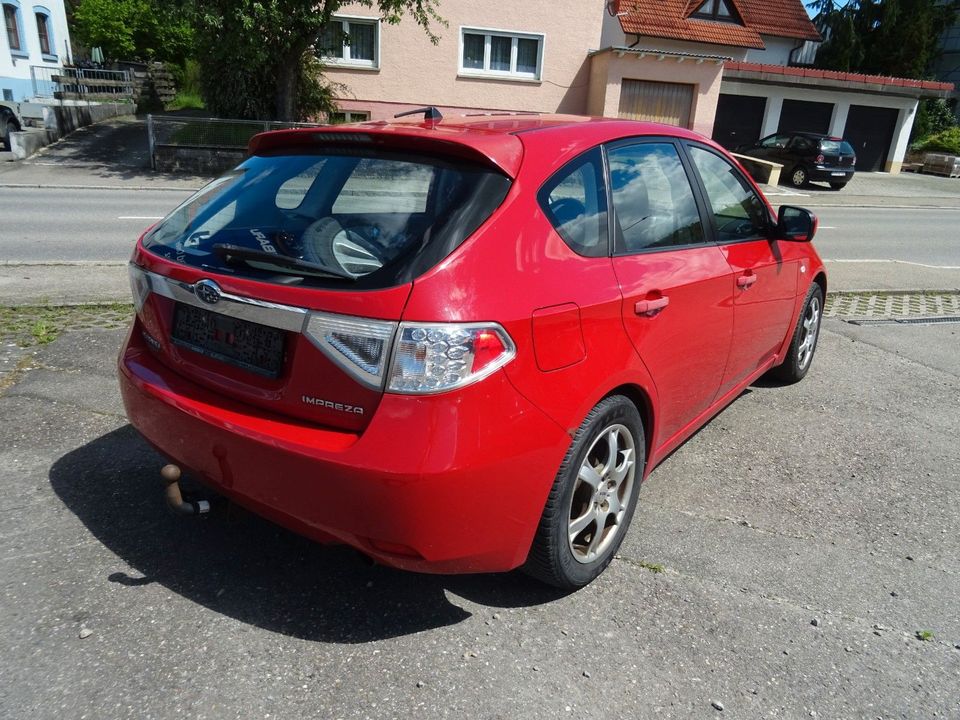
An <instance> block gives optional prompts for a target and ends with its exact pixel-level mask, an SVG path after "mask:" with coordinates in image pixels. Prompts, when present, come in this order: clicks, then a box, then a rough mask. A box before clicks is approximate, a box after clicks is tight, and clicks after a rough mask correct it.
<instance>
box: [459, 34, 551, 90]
mask: <svg viewBox="0 0 960 720" xmlns="http://www.w3.org/2000/svg"><path fill="white" fill-rule="evenodd" d="M542 64H543V35H535V34H527V33H513V32H501V31H499V30H480V29H471V28H464V29H461V31H460V73H461V74H462V75H492V76H496V77H508V78H523V79H531V80H539V79H540V73H541V71H542Z"/></svg>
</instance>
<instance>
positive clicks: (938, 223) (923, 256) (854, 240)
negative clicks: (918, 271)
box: [797, 202, 960, 267]
mask: <svg viewBox="0 0 960 720" xmlns="http://www.w3.org/2000/svg"><path fill="white" fill-rule="evenodd" d="M797 204H802V203H799V202H798V203H797ZM814 212H815V213H816V214H817V217H819V219H820V230H819V231H818V233H817V236H816V238H815V240H814V245H815V246H816V248H817V251H818V252H819V253H820V255H821V257H823V259H824V260H897V261H900V262H908V263H920V264H924V265H933V266H937V267H960V210H943V209H933V208H910V209H904V208H857V207H830V208H828V207H821V208H814Z"/></svg>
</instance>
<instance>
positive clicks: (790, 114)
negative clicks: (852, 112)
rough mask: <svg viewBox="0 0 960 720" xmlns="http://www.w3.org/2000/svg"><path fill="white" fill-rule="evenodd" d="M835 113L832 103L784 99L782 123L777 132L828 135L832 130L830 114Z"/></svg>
mask: <svg viewBox="0 0 960 720" xmlns="http://www.w3.org/2000/svg"><path fill="white" fill-rule="evenodd" d="M831 115H833V104H832V103H821V102H810V101H809V100H784V101H783V109H782V110H781V111H780V125H779V126H778V127H777V132H793V131H794V130H799V131H801V132H815V133H823V134H824V135H826V134H827V133H828V132H830V116H831Z"/></svg>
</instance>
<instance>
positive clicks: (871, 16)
mask: <svg viewBox="0 0 960 720" xmlns="http://www.w3.org/2000/svg"><path fill="white" fill-rule="evenodd" d="M808 7H810V8H812V9H813V10H815V11H816V13H817V14H816V17H815V18H814V23H815V24H816V25H817V27H819V28H820V31H821V33H822V34H823V36H824V38H825V40H824V43H823V44H822V45H821V46H820V50H819V51H818V52H817V66H818V67H821V68H825V69H828V70H841V71H847V72H863V73H870V74H877V75H893V76H897V77H909V78H924V77H927V76H928V73H929V71H930V68H931V67H932V65H933V63H934V61H935V60H936V59H937V57H938V54H939V52H940V35H941V33H942V32H943V30H944V28H946V27H949V26H950V25H951V24H952V23H953V21H954V19H955V17H956V14H957V11H958V10H960V0H947V1H945V0H849V2H836V0H814V1H813V2H811V3H808Z"/></svg>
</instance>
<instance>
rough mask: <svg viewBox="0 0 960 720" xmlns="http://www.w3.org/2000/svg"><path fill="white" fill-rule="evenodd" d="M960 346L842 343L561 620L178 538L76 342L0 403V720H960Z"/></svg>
mask: <svg viewBox="0 0 960 720" xmlns="http://www.w3.org/2000/svg"><path fill="white" fill-rule="evenodd" d="M957 327H958V326H956V325H939V326H925V327H923V326H881V327H864V328H857V327H853V326H850V325H846V324H844V323H841V322H840V321H837V320H832V321H828V322H827V324H826V326H825V328H824V332H823V334H822V336H821V337H822V339H821V346H820V349H819V351H818V354H817V357H816V359H815V360H814V366H813V368H812V370H811V372H810V374H809V375H808V376H807V378H806V379H805V380H804V381H803V382H802V383H800V384H798V385H794V386H791V387H786V388H781V387H769V386H763V385H757V386H754V387H753V388H751V389H750V390H749V391H748V392H746V393H744V394H743V395H742V396H741V397H740V398H739V399H738V400H737V401H736V402H735V403H734V404H733V405H732V406H731V407H729V408H728V409H727V410H725V411H724V412H723V413H722V414H720V415H719V416H718V417H716V418H715V419H714V420H713V421H712V422H711V423H710V424H709V425H707V427H705V428H704V429H703V430H702V431H701V432H699V433H698V434H697V435H695V436H694V437H693V438H692V439H690V440H689V441H688V442H687V443H686V444H684V445H683V446H682V447H681V448H680V449H678V450H677V452H675V453H674V454H673V455H671V456H670V457H669V458H668V459H667V460H666V461H665V462H664V463H663V464H662V465H661V466H660V467H659V468H657V469H656V470H655V471H654V472H653V474H652V476H651V477H650V479H649V481H648V482H647V483H646V484H645V485H644V487H643V489H642V490H641V494H640V506H639V509H638V511H637V514H636V516H635V519H634V525H633V527H632V528H631V531H630V534H629V536H628V538H627V540H626V542H625V543H624V546H623V548H622V550H621V555H620V556H619V558H618V559H617V560H615V561H614V563H613V564H612V565H611V567H610V568H609V569H608V571H607V572H606V573H605V574H604V575H603V576H602V577H601V578H600V579H599V580H597V581H596V582H595V583H593V584H592V585H590V586H589V587H587V588H585V589H584V590H582V591H580V592H577V593H573V594H566V595H565V594H562V593H557V592H554V591H552V590H550V589H547V588H545V587H541V586H539V585H538V584H536V583H534V582H532V581H530V580H528V579H527V578H525V577H524V576H522V575H519V574H508V575H502V576H490V575H483V576H474V577H434V576H424V575H413V574H408V573H403V572H397V571H392V570H388V569H385V568H382V567H371V566H368V565H366V564H364V563H363V562H361V561H360V560H359V559H358V558H357V557H356V555H354V554H353V553H352V552H350V551H347V550H344V549H336V548H333V549H330V548H323V547H320V546H317V545H314V544H312V543H310V542H308V541H307V540H304V539H302V538H300V537H297V536H296V535H293V534H292V533H289V532H286V531H284V530H281V529H279V528H277V527H276V526H273V525H271V524H270V523H267V522H265V521H263V520H260V519H258V518H256V517H252V516H248V515H244V514H239V515H234V516H215V517H210V518H207V519H205V520H199V521H197V520H189V519H184V518H178V517H174V516H171V515H169V514H168V513H167V512H166V511H165V509H164V507H163V501H162V499H161V490H160V484H159V482H158V477H157V471H158V469H159V467H160V465H161V463H162V462H163V461H162V459H161V458H160V457H159V456H157V454H156V453H155V452H154V451H153V450H151V449H150V448H149V447H148V446H147V445H146V444H145V443H144V442H143V441H142V440H141V439H139V437H138V436H137V434H136V433H135V432H133V431H132V430H131V429H130V427H129V426H128V425H127V423H126V420H125V418H124V416H123V413H122V408H121V406H120V403H119V398H118V394H117V386H116V379H115V376H114V370H113V363H114V358H115V356H116V349H117V345H118V343H119V342H120V339H121V335H122V333H121V332H120V331H85V332H77V333H71V334H67V335H64V336H63V337H62V338H61V339H59V340H57V341H56V342H54V343H53V344H51V345H47V346H45V347H43V348H42V349H41V350H40V351H39V353H38V354H37V355H36V357H34V358H33V359H32V360H30V361H28V362H29V367H30V368H32V369H30V370H27V371H25V372H23V374H22V375H21V376H20V377H19V379H18V380H17V381H16V382H13V383H12V385H11V386H9V387H8V388H7V389H6V390H5V391H0V717H4V718H36V719H37V720H44V719H45V718H82V717H98V718H107V717H109V718H173V717H193V718H254V717H257V718H266V717H271V718H299V717H316V718H323V719H324V720H326V719H327V718H344V719H347V718H411V717H416V718H421V719H422V720H432V719H433V718H457V719H462V718H483V719H486V718H504V719H507V718H509V719H510V720H514V719H518V720H526V719H528V718H531V719H532V718H544V719H549V720H554V719H555V718H558V717H570V718H590V719H591V720H596V719H597V718H609V719H611V720H617V719H619V718H630V719H631V720H634V719H639V720H645V719H646V718H675V719H676V720H689V719H691V718H744V719H746V718H750V719H753V718H782V719H790V720H792V719H793V718H811V717H816V718H832V719H833V718H837V719H839V718H842V719H848V718H851V719H852V718H856V719H860V718H863V719H864V720H867V719H869V720H874V719H875V718H884V719H886V720H890V719H892V718H909V719H913V718H916V719H918V720H920V719H923V720H928V719H929V718H956V717H960V600H958V594H957V591H956V590H957V578H958V577H960V560H958V558H960V544H958V543H960V540H958V539H960V515H958V512H957V507H958V503H957V496H958V492H960V485H958V482H960V481H958V478H960V457H958V455H957V453H956V437H957V435H958V433H960V415H958V414H957V412H956V408H957V402H958V399H960V377H958V370H957V365H956V363H955V360H954V358H955V357H956V355H957V352H958V351H960V331H958V330H957ZM15 380H16V378H15ZM7 384H8V385H10V383H9V381H8V383H7ZM344 491H345V492H349V488H344ZM651 568H652V569H651ZM661 568H662V572H659V573H658V572H654V570H659V569H661ZM918 633H919V635H918ZM921 638H926V639H921ZM713 703H716V704H717V705H714V704H713ZM718 706H720V707H723V710H722V711H721V710H718V709H716V708H717V707H718Z"/></svg>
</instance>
